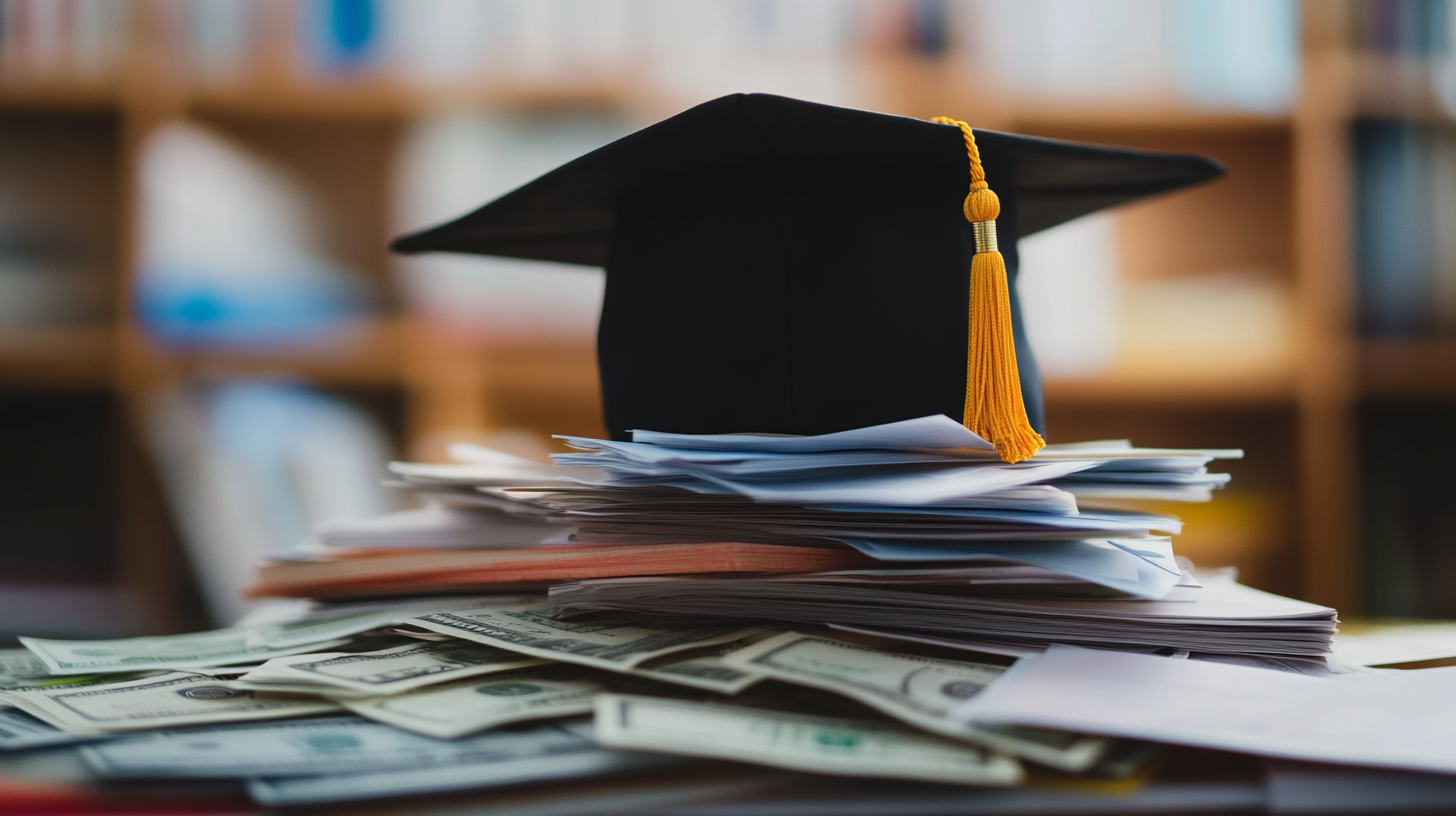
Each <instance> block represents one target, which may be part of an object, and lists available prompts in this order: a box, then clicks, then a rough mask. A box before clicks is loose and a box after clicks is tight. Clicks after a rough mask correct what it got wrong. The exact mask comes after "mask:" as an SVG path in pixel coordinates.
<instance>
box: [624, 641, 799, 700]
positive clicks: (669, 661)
mask: <svg viewBox="0 0 1456 816" xmlns="http://www.w3.org/2000/svg"><path fill="white" fill-rule="evenodd" d="M765 634H766V633H758V634H755V635H750V636H748V637H746V638H743V639H742V640H736V641H733V642H731V643H720V644H718V645H716V646H708V647H705V648H701V649H694V650H692V651H689V652H683V653H679V654H670V655H667V656H665V657H657V658H653V659H652V660H648V661H645V662H643V663H639V664H637V667H636V668H633V669H628V670H627V673H628V674H632V675H635V676H637V677H646V678H649V679H652V680H661V681H662V682H665V683H673V684H676V685H679V686H690V687H692V688H699V689H703V690H705V691H712V692H717V693H718V694H737V693H738V692H740V691H743V690H744V689H746V688H748V687H749V686H751V685H753V684H754V683H757V682H758V681H760V680H762V679H763V675H761V674H754V673H752V672H748V671H744V670H742V669H740V668H737V667H735V666H729V665H728V664H727V663H725V662H724V661H723V658H724V656H725V655H730V654H733V653H734V652H737V651H739V650H740V649H744V648H746V647H748V646H750V645H752V644H754V643H756V642H758V640H759V639H761V638H763V637H764V636H765ZM767 634H769V635H771V634H772V633H767Z"/></svg>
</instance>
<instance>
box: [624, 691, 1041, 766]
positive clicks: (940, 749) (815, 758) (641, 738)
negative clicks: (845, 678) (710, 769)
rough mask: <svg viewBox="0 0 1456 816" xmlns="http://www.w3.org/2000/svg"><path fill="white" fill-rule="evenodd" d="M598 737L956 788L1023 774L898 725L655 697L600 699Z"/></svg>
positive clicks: (994, 756)
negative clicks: (932, 783) (938, 783)
mask: <svg viewBox="0 0 1456 816" xmlns="http://www.w3.org/2000/svg"><path fill="white" fill-rule="evenodd" d="M596 738H597V740H598V741H599V742H600V743H601V744H603V745H606V746H611V747H615V748H628V749H636V750H641V751H662V752H667V753H674V754H684V755H687V756H698V757H707V758H713V759H730V760H736V761H739V762H750V763H754V764H759V765H771V766H774V767H780V768H792V769H795V770H803V771H810V772H814V773H828V774H838V775H844V776H865V777H880V778H898V779H918V780H922V781H926V782H945V783H950V784H961V785H1014V784H1016V783H1018V782H1020V781H1021V778H1022V771H1021V766H1020V764H1018V763H1017V762H1016V760H1014V759H1012V758H1011V757H1008V756H1006V755H1004V754H999V753H996V752H993V751H987V750H985V749H982V748H978V747H975V746H972V745H967V744H965V743H962V742H956V741H954V740H950V739H946V738H944V737H938V736H934V735H931V734H926V733H924V732H922V731H916V730H913V729H910V728H907V727H904V726H901V725H898V724H890V723H876V722H869V721H860V720H850V719H843V718H838V717H823V716H817V715H810V714H796V713H789V712H783V711H769V710H766V709H757V708H746V707H742V706H729V705H720V704H714V703H697V702H690V701H684V700H667V699H662V698H658V697H640V696H632V695H618V694H603V695H601V696H599V697H598V698H597V702H596Z"/></svg>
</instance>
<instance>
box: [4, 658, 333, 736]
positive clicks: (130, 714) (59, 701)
mask: <svg viewBox="0 0 1456 816" xmlns="http://www.w3.org/2000/svg"><path fill="white" fill-rule="evenodd" d="M0 702H4V703H9V704H10V705H12V706H15V707H16V708H19V709H20V710H22V711H24V712H26V713H27V714H31V715H33V716H34V717H36V718H37V719H40V720H42V721H44V722H46V723H48V724H50V725H52V726H55V727H56V728H59V729H61V730H63V731H68V732H71V733H78V734H86V733H107V732H118V731H143V730H151V729H157V728H169V727H172V726H178V725H193V724H197V723H210V722H235V721H240V720H265V719H278V718H282V717H298V716H302V715H305V714H320V713H325V712H333V711H338V710H339V706H338V705H337V704H335V703H332V702H328V701H326V700H322V699H318V698H310V697H303V696H298V695H284V694H266V693H262V692H257V691H253V690H251V689H243V688H239V687H237V686H236V685H235V684H232V683H229V682H227V681H222V680H218V679H216V678H213V677H207V676H204V675H198V674H187V673H184V672H174V673H171V674H163V675H160V676H157V677H148V678H143V679H140V680H128V681H125V682H121V683H109V684H103V685H94V686H86V687H83V688H69V687H60V688H55V689H36V690H27V691H7V692H3V693H0Z"/></svg>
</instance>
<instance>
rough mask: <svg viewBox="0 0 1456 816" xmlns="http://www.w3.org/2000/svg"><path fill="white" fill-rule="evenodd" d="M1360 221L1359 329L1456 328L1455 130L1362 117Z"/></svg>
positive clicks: (1357, 130)
mask: <svg viewBox="0 0 1456 816" xmlns="http://www.w3.org/2000/svg"><path fill="white" fill-rule="evenodd" d="M1353 144H1354V154H1355V174H1354V176H1355V197H1354V213H1353V218H1354V223H1355V248H1356V256H1355V261H1356V280H1357V285H1358V287H1359V295H1360V296H1359V297H1358V298H1357V301H1356V302H1357V303H1358V308H1359V323H1360V329H1361V331H1362V332H1363V333H1364V334H1367V335H1379V336H1430V335H1448V334H1451V333H1453V332H1456V242H1453V238H1452V236H1451V235H1450V231H1449V230H1447V229H1443V228H1442V225H1445V224H1449V223H1451V221H1452V219H1456V131H1452V130H1450V129H1448V128H1444V127H1441V126H1437V125H1431V124H1422V123H1417V122H1411V121H1405V120H1394V119H1381V120H1365V121H1360V122H1357V123H1356V125H1355V127H1354V134H1353Z"/></svg>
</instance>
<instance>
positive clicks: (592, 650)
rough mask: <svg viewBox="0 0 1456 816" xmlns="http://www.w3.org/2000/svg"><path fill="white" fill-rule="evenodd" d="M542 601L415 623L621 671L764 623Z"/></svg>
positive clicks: (747, 631) (729, 638)
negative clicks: (630, 615)
mask: <svg viewBox="0 0 1456 816" xmlns="http://www.w3.org/2000/svg"><path fill="white" fill-rule="evenodd" d="M547 610H548V607H547V606H546V605H545V604H544V603H543V602H541V601H525V602H516V603H501V604H496V605H493V606H489V607H487V606H480V607H476V608H472V609H468V610H460V611H457V612H442V613H437V614H432V615H424V616H422V617H419V618H415V619H414V620H411V621H409V623H410V624H412V625H414V626H418V627H421V628H423V629H428V630H430V631H432V632H439V633H441V634H445V635H454V636H455V637H458V638H462V639H464V640H473V641H476V642H477V643H484V644H486V645H489V646H498V647H500V648H502V649H509V650H511V651H513V652H520V653H522V654H528V655H534V656H536V657H545V658H549V659H552V660H560V661H562V662H563V663H579V664H581V665H585V666H595V667H597V668H603V669H610V670H614V671H621V670H623V669H630V668H634V667H636V666H638V665H639V664H641V663H644V662H646V661H648V660H651V659H653V658H655V657H662V656H663V655H667V654H672V653H674V652H680V651H684V650H686V649H692V648H695V647H699V646H712V645H715V644H719V643H728V642H731V641H735V640H742V639H743V638H745V637H747V636H748V635H751V634H753V633H754V632H758V631H761V630H762V627H754V628H742V627H736V626H719V627H698V628H682V627H676V626H669V625H666V624H658V623H636V622H633V623H621V622H616V621H559V620H553V619H552V618H551V617H549V616H548V615H547Z"/></svg>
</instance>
